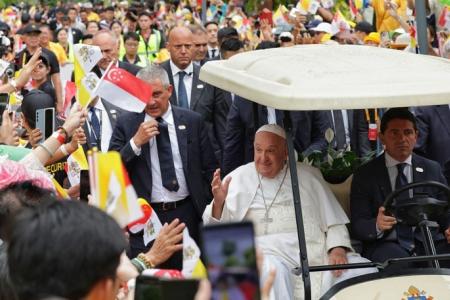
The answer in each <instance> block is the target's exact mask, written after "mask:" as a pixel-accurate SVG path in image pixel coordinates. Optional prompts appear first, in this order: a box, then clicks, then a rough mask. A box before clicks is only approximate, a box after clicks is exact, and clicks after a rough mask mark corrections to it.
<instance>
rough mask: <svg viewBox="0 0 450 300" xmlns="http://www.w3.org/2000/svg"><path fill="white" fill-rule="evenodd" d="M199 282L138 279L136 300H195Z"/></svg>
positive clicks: (192, 280) (156, 278) (143, 277)
mask: <svg viewBox="0 0 450 300" xmlns="http://www.w3.org/2000/svg"><path fill="white" fill-rule="evenodd" d="M198 284H199V281H198V280H195V279H171V278H163V277H155V276H149V275H144V274H142V275H139V276H138V277H137V278H136V287H135V290H134V291H135V292H134V299H135V300H193V299H194V298H195V295H196V293H197V290H198Z"/></svg>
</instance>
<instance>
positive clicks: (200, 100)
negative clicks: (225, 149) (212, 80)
mask: <svg viewBox="0 0 450 300" xmlns="http://www.w3.org/2000/svg"><path fill="white" fill-rule="evenodd" d="M161 66H162V67H163V68H164V69H165V70H166V72H167V74H168V75H169V80H170V84H171V85H172V86H173V87H174V89H175V84H174V80H173V73H172V69H171V67H170V60H167V61H165V62H163V63H162V64H161ZM199 74H200V67H199V66H197V65H195V64H194V65H193V74H192V76H193V77H192V90H191V101H190V104H189V108H190V109H191V110H193V111H195V112H198V113H199V114H200V115H201V116H202V117H203V119H204V120H205V122H206V125H207V127H208V131H209V138H210V140H211V144H212V146H213V149H214V152H215V154H216V157H217V159H218V160H219V161H220V160H221V149H220V144H219V142H218V140H219V138H218V136H217V134H216V132H218V131H220V130H221V128H223V127H224V125H223V124H226V119H227V115H226V113H227V112H226V111H224V110H223V109H220V108H219V107H217V105H216V101H215V98H214V87H213V86H211V85H209V84H207V83H206V82H203V81H201V80H200V79H199ZM187 92H188V93H189V91H187ZM170 103H171V104H172V105H178V99H177V93H176V91H175V90H174V91H173V92H172V95H171V97H170Z"/></svg>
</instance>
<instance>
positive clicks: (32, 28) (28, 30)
mask: <svg viewBox="0 0 450 300" xmlns="http://www.w3.org/2000/svg"><path fill="white" fill-rule="evenodd" d="M33 32H37V33H41V29H40V28H39V26H37V25H35V24H29V25H27V26H26V27H25V28H24V29H23V31H22V33H23V34H28V33H33Z"/></svg>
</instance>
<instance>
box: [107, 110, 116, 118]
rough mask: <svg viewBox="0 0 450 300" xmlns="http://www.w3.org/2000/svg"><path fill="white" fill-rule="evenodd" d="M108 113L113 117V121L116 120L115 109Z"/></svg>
mask: <svg viewBox="0 0 450 300" xmlns="http://www.w3.org/2000/svg"><path fill="white" fill-rule="evenodd" d="M109 113H110V114H111V117H113V119H114V120H115V119H117V111H116V110H115V109H111V110H110V111H109Z"/></svg>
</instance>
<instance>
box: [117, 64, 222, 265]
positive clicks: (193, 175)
mask: <svg viewBox="0 0 450 300" xmlns="http://www.w3.org/2000/svg"><path fill="white" fill-rule="evenodd" d="M138 77H139V78H141V79H142V80H145V81H148V82H149V83H150V84H151V85H152V87H153V96H152V99H151V100H150V101H149V103H148V104H147V107H146V108H145V110H144V112H142V113H124V114H123V115H122V116H121V117H120V118H119V120H118V122H117V126H116V128H115V130H114V133H113V136H112V139H111V144H110V150H116V151H120V154H121V156H122V159H123V161H124V163H125V167H126V169H127V171H128V173H129V175H130V179H131V183H132V184H133V186H134V188H135V190H136V192H137V194H138V196H139V197H142V198H144V199H146V200H148V201H149V202H150V204H151V205H152V207H153V209H154V210H155V212H156V214H157V215H158V217H159V219H160V220H161V222H162V223H163V224H164V223H165V222H168V223H169V222H171V221H172V220H173V219H175V218H178V219H180V220H181V221H182V222H184V223H185V224H186V226H187V227H188V229H189V233H190V235H191V236H192V237H193V238H194V239H195V240H196V241H198V226H199V224H200V222H201V217H202V214H203V211H204V209H205V207H206V205H207V204H208V203H209V202H210V201H211V199H212V198H211V194H210V182H211V179H212V175H213V172H214V170H215V169H216V168H217V167H218V164H217V161H216V159H215V157H214V154H213V151H212V148H211V145H210V142H209V137H208V133H207V130H206V128H205V126H204V122H203V120H202V117H201V116H200V115H199V114H198V113H196V112H192V111H190V110H187V109H184V108H179V107H177V106H173V105H171V104H170V102H169V98H170V95H171V93H172V90H173V87H172V85H170V83H169V79H168V77H167V73H166V72H165V70H164V69H162V68H161V67H160V66H156V65H152V66H149V67H148V68H145V69H143V70H141V71H140V73H139V74H138ZM149 246H150V245H149ZM149 246H147V247H145V246H144V244H143V237H142V232H140V233H137V234H130V247H131V253H130V254H131V257H135V256H136V255H137V254H138V253H140V252H146V250H148V248H149ZM181 260H182V257H181V253H177V254H176V255H175V256H174V257H173V259H171V260H170V261H169V262H168V264H166V265H164V267H165V268H181Z"/></svg>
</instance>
